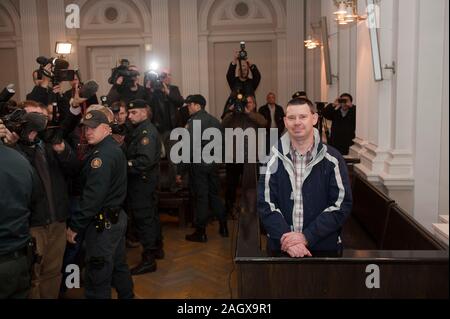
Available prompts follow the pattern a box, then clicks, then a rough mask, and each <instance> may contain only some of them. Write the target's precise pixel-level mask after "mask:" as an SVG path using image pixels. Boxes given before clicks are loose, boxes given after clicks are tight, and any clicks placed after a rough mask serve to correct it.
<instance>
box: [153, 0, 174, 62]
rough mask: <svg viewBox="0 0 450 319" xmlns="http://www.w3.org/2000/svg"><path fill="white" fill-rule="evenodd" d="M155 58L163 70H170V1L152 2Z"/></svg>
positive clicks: (156, 0) (157, 0)
mask: <svg viewBox="0 0 450 319" xmlns="http://www.w3.org/2000/svg"><path fill="white" fill-rule="evenodd" d="M151 11H152V40H153V58H154V59H156V60H157V61H159V64H160V66H161V67H162V68H170V39H169V37H170V35H169V4H168V0H152V2H151Z"/></svg>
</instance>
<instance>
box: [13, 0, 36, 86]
mask: <svg viewBox="0 0 450 319" xmlns="http://www.w3.org/2000/svg"><path fill="white" fill-rule="evenodd" d="M20 24H21V29H22V53H23V55H22V59H21V61H18V63H21V62H22V64H23V72H24V75H23V76H24V79H25V82H24V83H23V85H22V86H21V91H22V95H26V94H28V93H29V92H31V90H32V89H33V86H34V84H33V81H32V78H31V75H32V73H33V71H34V70H36V68H37V64H36V58H37V57H38V56H39V34H38V32H37V30H38V22H37V10H36V0H26V1H25V0H20Z"/></svg>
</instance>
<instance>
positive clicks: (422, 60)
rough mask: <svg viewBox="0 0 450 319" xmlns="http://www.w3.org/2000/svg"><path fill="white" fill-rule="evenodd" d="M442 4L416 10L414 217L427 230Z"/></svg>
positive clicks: (435, 153) (433, 207) (437, 136)
mask: <svg viewBox="0 0 450 319" xmlns="http://www.w3.org/2000/svg"><path fill="white" fill-rule="evenodd" d="M445 2H446V0H434V1H423V0H421V1H419V10H418V12H419V23H418V25H419V30H418V31H419V32H418V39H419V40H418V70H417V84H416V85H417V111H416V134H415V162H414V170H415V173H416V174H415V179H416V184H415V188H414V193H415V194H414V217H415V218H416V219H417V220H419V221H420V222H421V223H422V225H424V226H426V227H427V228H429V229H431V224H432V223H435V222H436V221H437V216H438V210H439V173H440V154H441V150H440V146H441V124H442V119H441V112H442V102H443V99H442V97H443V94H442V92H443V90H444V88H443V76H444V70H443V64H444V40H443V39H444V36H445V35H446V32H445V23H444V21H445V9H446V4H445ZM446 89H448V88H446ZM446 107H448V106H446ZM447 165H448V164H447Z"/></svg>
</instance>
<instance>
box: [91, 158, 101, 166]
mask: <svg viewBox="0 0 450 319" xmlns="http://www.w3.org/2000/svg"><path fill="white" fill-rule="evenodd" d="M102 164H103V162H102V160H101V159H100V158H98V157H96V158H94V159H93V160H92V161H91V167H92V168H100V167H102Z"/></svg>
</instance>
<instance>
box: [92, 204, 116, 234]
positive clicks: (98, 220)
mask: <svg viewBox="0 0 450 319" xmlns="http://www.w3.org/2000/svg"><path fill="white" fill-rule="evenodd" d="M121 210H122V208H121V207H117V208H103V209H102V210H101V212H100V213H98V214H97V215H96V216H95V229H97V232H99V233H101V232H103V231H104V230H105V229H107V230H109V229H111V225H115V224H117V223H118V222H119V216H120V212H121Z"/></svg>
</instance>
